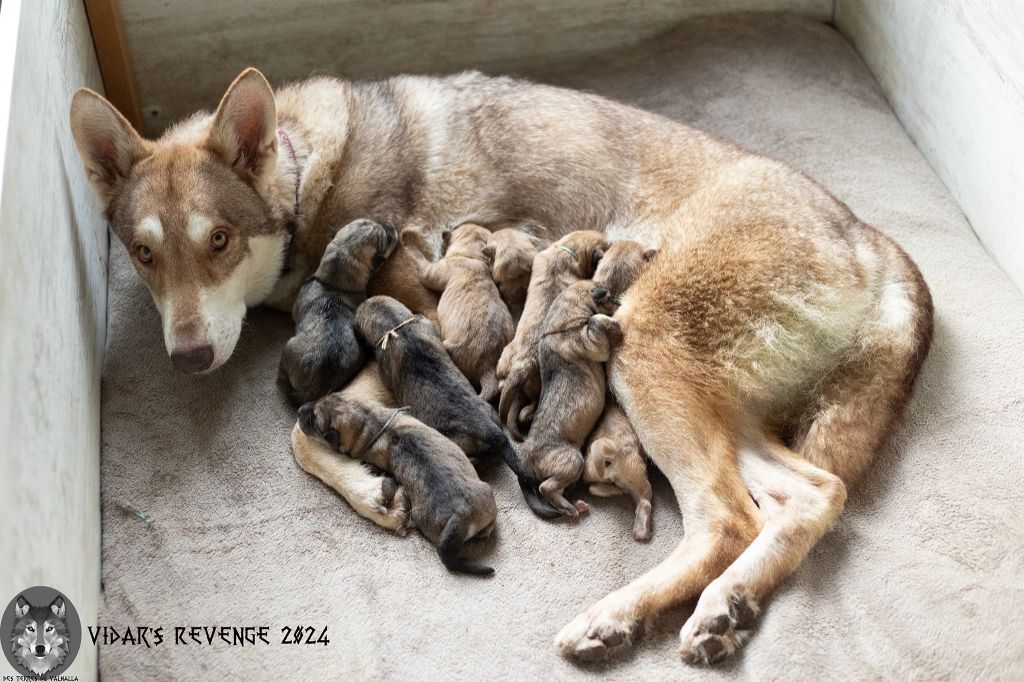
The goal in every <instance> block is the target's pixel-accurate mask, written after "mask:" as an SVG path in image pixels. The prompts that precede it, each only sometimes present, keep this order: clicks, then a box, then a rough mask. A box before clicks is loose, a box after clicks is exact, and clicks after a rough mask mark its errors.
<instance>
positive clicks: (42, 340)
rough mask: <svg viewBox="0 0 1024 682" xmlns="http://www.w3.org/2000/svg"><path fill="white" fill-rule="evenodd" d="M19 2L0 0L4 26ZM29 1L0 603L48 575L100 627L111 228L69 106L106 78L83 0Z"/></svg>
mask: <svg viewBox="0 0 1024 682" xmlns="http://www.w3.org/2000/svg"><path fill="white" fill-rule="evenodd" d="M17 2H18V0H3V7H2V10H0V22H5V21H6V20H7V19H6V17H7V12H8V11H9V10H10V11H12V12H13V9H12V8H13V6H14V5H15V4H17ZM20 10H21V17H20V21H19V30H18V32H17V46H16V49H15V54H16V57H15V60H14V62H13V64H12V63H11V61H10V60H7V61H6V62H4V63H0V69H5V70H6V69H11V70H12V72H13V74H14V76H13V82H12V96H11V99H10V101H9V102H7V101H4V102H2V103H0V106H3V107H6V106H7V105H8V104H9V105H10V112H9V113H10V118H9V127H8V128H7V129H6V130H0V137H2V138H4V139H5V140H6V152H5V155H4V156H5V158H4V165H3V175H2V177H0V273H2V274H0V277H2V278H3V279H2V281H3V283H2V285H0V330H2V331H0V471H2V472H3V473H2V474H0V480H2V487H3V491H2V492H0V518H2V519H3V523H2V524H0V557H2V559H0V562H2V570H0V600H2V602H3V604H6V603H7V600H8V599H10V598H12V597H13V596H15V594H16V592H17V591H19V590H22V589H24V588H25V587H29V586H32V585H37V584H44V585H50V586H52V587H55V588H57V589H59V590H61V591H63V592H65V593H66V595H67V596H68V598H69V599H71V601H72V603H74V604H75V607H76V608H77V609H78V612H79V615H80V616H81V617H82V620H83V625H95V624H96V617H97V616H96V614H97V608H98V605H99V596H100V495H99V492H100V491H99V453H100V418H99V415H100V412H99V407H100V392H99V389H100V363H101V358H102V352H103V345H104V339H105V333H104V332H105V321H106V270H107V228H106V224H105V222H104V221H103V220H102V219H101V217H100V215H99V212H98V211H97V209H96V204H95V201H94V200H93V197H92V193H91V192H90V190H89V187H88V185H87V183H86V180H85V177H84V174H83V171H82V165H81V163H80V162H79V160H78V155H77V153H76V152H75V148H74V144H73V142H72V140H71V133H70V131H69V129H68V123H67V116H68V104H69V102H70V99H71V93H72V92H73V91H74V89H75V88H77V87H78V86H80V85H88V86H90V87H93V88H97V89H102V85H101V81H100V74H99V68H98V66H97V64H96V57H95V54H94V52H93V46H92V39H91V37H90V34H89V28H88V25H87V23H86V17H85V10H84V9H83V7H82V4H81V3H80V2H78V1H77V0H47V1H46V2H37V1H36V0H23V1H22V2H21V3H20ZM8 28H10V27H8V26H5V27H4V29H3V31H2V33H3V34H4V35H7V36H10V35H12V34H11V33H9V32H8V31H7V29H8ZM5 47H6V48H8V49H9V48H11V47H13V44H12V43H6V44H5ZM4 646H9V642H7V640H6V635H5V637H4ZM5 665H6V663H5ZM68 674H70V675H76V676H77V677H78V679H80V680H92V679H95V678H96V649H95V647H92V646H91V645H89V644H83V645H82V647H81V650H80V651H79V654H78V658H77V659H76V661H75V663H74V664H73V665H72V666H71V668H70V669H69V670H68Z"/></svg>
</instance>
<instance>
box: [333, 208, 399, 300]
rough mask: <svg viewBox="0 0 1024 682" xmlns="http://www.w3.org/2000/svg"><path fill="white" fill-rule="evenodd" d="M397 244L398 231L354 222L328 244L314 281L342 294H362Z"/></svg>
mask: <svg viewBox="0 0 1024 682" xmlns="http://www.w3.org/2000/svg"><path fill="white" fill-rule="evenodd" d="M397 244H398V230H396V229H395V228H394V226H393V225H390V224H386V223H385V224H381V223H375V222H373V221H372V220H354V221H352V222H351V223H349V224H348V225H346V226H345V227H343V228H341V229H340V230H338V232H337V233H336V234H335V235H334V237H333V238H332V239H331V241H330V243H329V244H328V245H327V250H326V251H324V255H323V258H321V259H320V267H319V268H317V271H316V276H317V278H318V279H319V280H320V281H322V282H324V283H326V284H327V285H329V286H333V287H335V288H338V289H342V290H345V291H365V289H366V285H367V283H368V282H369V281H370V277H371V276H372V275H373V273H375V272H377V270H378V269H380V266H382V265H383V264H384V261H385V260H387V258H388V256H390V255H391V252H392V251H394V250H395V246H396V245H397Z"/></svg>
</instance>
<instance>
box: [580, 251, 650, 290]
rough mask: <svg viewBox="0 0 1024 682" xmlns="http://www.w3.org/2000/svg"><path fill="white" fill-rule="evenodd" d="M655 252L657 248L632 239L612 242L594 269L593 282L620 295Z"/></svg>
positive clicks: (638, 274) (630, 284)
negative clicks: (648, 246)
mask: <svg viewBox="0 0 1024 682" xmlns="http://www.w3.org/2000/svg"><path fill="white" fill-rule="evenodd" d="M657 254H658V251H657V249H648V248H647V247H645V246H644V245H643V244H641V243H640V242H635V241H633V240H632V239H620V240H618V241H616V242H613V243H612V244H611V246H609V247H608V248H607V249H606V250H605V252H604V257H603V258H602V259H601V262H600V263H598V264H597V268H596V269H595V270H594V278H593V279H594V284H597V285H599V286H602V287H604V288H605V289H607V290H608V291H610V292H611V294H612V296H616V297H618V296H621V295H622V294H624V293H625V292H626V290H627V289H629V287H631V286H632V285H633V282H635V281H636V278H637V277H639V276H640V273H641V272H643V271H644V269H645V268H646V267H647V264H648V263H650V262H651V260H652V259H653V258H654V257H655V256H656V255H657Z"/></svg>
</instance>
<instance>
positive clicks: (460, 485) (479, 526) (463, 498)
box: [299, 393, 498, 575]
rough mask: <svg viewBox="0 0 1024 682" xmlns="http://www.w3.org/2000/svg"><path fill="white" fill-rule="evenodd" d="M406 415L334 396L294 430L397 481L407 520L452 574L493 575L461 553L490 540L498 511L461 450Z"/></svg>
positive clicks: (307, 412) (311, 408)
mask: <svg viewBox="0 0 1024 682" xmlns="http://www.w3.org/2000/svg"><path fill="white" fill-rule="evenodd" d="M402 409H403V408H396V409H391V408H387V407H382V406H380V405H371V404H369V403H363V402H359V401H357V400H350V399H348V398H343V397H341V396H340V395H338V394H336V393H334V394H331V395H328V396H327V397H325V398H321V399H320V400H318V401H317V402H316V403H315V404H311V403H307V404H305V405H303V406H302V407H301V408H300V409H299V425H300V427H301V428H302V430H303V431H304V432H305V433H306V434H307V435H309V436H311V437H314V438H320V439H322V440H323V441H325V442H326V443H328V444H329V445H331V446H332V447H334V448H335V449H336V450H338V451H340V452H343V453H348V454H350V455H351V456H352V457H355V458H356V459H360V460H363V461H365V462H369V463H370V464H373V465H374V466H377V467H379V468H381V469H384V470H386V471H390V472H391V473H392V474H394V476H395V478H396V479H397V480H398V482H399V483H400V484H401V485H402V489H403V490H404V491H405V494H406V496H407V497H408V499H409V502H410V508H409V517H410V519H411V521H412V523H413V524H415V526H416V527H417V528H419V529H420V532H421V533H423V535H425V536H426V537H427V539H429V540H430V541H431V542H433V543H434V544H435V545H436V546H437V553H438V554H439V555H440V557H441V561H442V562H444V565H445V566H446V567H447V568H448V570H449V571H457V572H459V573H471V574H474V575H490V574H492V573H494V569H493V568H491V567H490V566H484V565H483V564H480V563H477V562H474V561H468V560H466V559H463V558H462V557H461V556H459V554H460V553H461V552H462V546H463V544H464V543H465V542H466V541H467V540H471V539H473V538H476V537H487V536H488V535H490V533H491V531H492V530H493V529H494V520H495V517H496V516H497V513H498V510H497V507H496V505H495V503H494V493H493V492H492V491H491V487H490V486H489V485H487V484H486V483H484V482H483V481H481V480H480V479H479V478H477V475H476V471H474V469H473V466H472V465H471V464H470V463H469V460H467V459H466V455H465V454H463V453H462V451H461V450H459V448H458V447H457V446H456V445H455V444H454V443H452V442H451V441H449V440H448V439H446V438H445V437H444V436H442V435H441V434H439V433H438V432H437V431H435V430H434V429H432V428H430V427H429V426H427V425H425V424H423V423H422V422H420V421H419V420H417V419H414V418H413V417H411V416H409V415H407V414H403V413H402Z"/></svg>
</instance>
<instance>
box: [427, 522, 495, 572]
mask: <svg viewBox="0 0 1024 682" xmlns="http://www.w3.org/2000/svg"><path fill="white" fill-rule="evenodd" d="M461 525H462V524H461V523H459V519H458V518H455V517H452V518H450V519H448V523H447V524H445V527H444V530H442V531H441V536H440V537H439V538H438V540H437V554H438V556H440V557H441V563H443V564H444V566H445V568H447V569H448V570H449V571H452V572H454V573H468V574H469V575H493V574H494V569H493V568H491V567H490V566H486V565H484V564H481V563H478V562H476V561H469V560H468V559H463V558H462V557H460V556H459V553H460V552H462V545H463V539H462V528H461Z"/></svg>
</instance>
